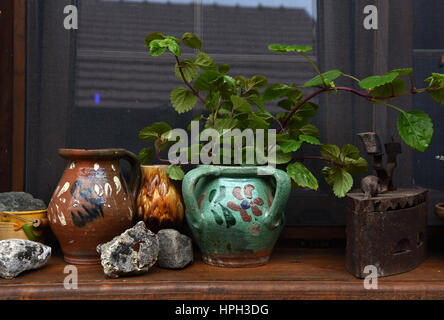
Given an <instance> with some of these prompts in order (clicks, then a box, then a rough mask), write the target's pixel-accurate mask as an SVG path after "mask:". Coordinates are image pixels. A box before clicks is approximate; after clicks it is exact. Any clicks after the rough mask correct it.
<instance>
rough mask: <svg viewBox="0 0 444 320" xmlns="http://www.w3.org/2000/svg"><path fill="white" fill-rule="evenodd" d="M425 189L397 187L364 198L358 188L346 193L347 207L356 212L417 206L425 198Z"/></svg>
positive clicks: (426, 193) (383, 210)
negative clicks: (393, 189)
mask: <svg viewBox="0 0 444 320" xmlns="http://www.w3.org/2000/svg"><path fill="white" fill-rule="evenodd" d="M427 197H428V190H426V189H419V188H418V189H397V190H395V191H390V192H388V193H383V194H379V195H378V196H376V197H373V198H371V199H366V198H365V195H364V193H362V192H361V191H360V190H356V191H352V192H350V193H348V194H347V199H346V203H347V208H348V210H350V209H351V210H353V211H356V212H362V213H364V212H385V211H390V210H397V209H406V208H411V207H414V206H417V205H419V204H421V203H423V202H425V201H426V200H427Z"/></svg>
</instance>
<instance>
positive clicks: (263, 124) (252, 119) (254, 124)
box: [247, 113, 270, 130]
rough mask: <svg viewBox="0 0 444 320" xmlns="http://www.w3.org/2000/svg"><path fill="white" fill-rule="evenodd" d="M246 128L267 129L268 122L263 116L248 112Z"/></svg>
mask: <svg viewBox="0 0 444 320" xmlns="http://www.w3.org/2000/svg"><path fill="white" fill-rule="evenodd" d="M247 126H248V128H250V129H253V130H256V129H268V128H269V127H270V124H269V123H268V122H267V121H265V120H264V119H263V118H261V117H260V116H258V115H257V114H255V113H250V114H249V115H248V124H247Z"/></svg>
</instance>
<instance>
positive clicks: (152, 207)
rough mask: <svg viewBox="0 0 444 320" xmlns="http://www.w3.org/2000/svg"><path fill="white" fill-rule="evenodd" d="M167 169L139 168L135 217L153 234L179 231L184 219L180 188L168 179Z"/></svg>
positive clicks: (157, 167) (163, 167)
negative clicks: (139, 177) (140, 172)
mask: <svg viewBox="0 0 444 320" xmlns="http://www.w3.org/2000/svg"><path fill="white" fill-rule="evenodd" d="M167 167H168V166H166V165H152V166H141V168H142V178H141V180H142V181H141V185H140V191H139V194H138V197H137V200H136V208H137V216H138V219H139V220H143V221H145V223H146V226H147V227H148V229H150V230H151V231H152V232H155V233H157V232H158V231H159V230H160V229H168V228H173V229H178V230H181V228H182V223H183V218H184V211H185V209H184V208H185V206H184V205H183V200H182V195H181V193H180V189H181V188H180V186H178V185H176V183H175V182H174V181H172V180H171V179H170V178H169V177H168V174H167V172H166V169H167Z"/></svg>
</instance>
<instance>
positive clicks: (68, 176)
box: [48, 149, 140, 264]
mask: <svg viewBox="0 0 444 320" xmlns="http://www.w3.org/2000/svg"><path fill="white" fill-rule="evenodd" d="M59 154H60V156H62V157H63V158H65V159H66V160H67V164H66V167H65V171H64V172H63V175H62V178H61V179H60V181H59V184H58V185H57V188H56V190H55V191H54V193H53V195H52V198H51V202H50V204H49V207H48V218H49V221H50V226H51V229H52V231H53V232H54V234H55V236H56V237H57V239H58V241H59V243H60V245H61V247H62V251H63V254H64V258H65V261H66V262H68V263H71V264H98V263H99V262H100V259H99V255H98V253H97V251H96V247H97V245H98V244H100V243H104V242H108V241H110V240H111V239H112V238H113V237H115V236H117V235H120V234H121V233H122V232H124V231H125V230H126V229H128V228H130V227H131V226H133V224H134V222H135V206H134V204H135V203H134V199H135V195H136V194H137V189H138V186H139V183H140V182H139V181H140V165H139V162H138V160H137V157H136V156H135V155H134V154H133V153H131V152H129V151H127V150H124V149H102V150H77V149H60V150H59ZM120 159H125V160H127V161H129V162H130V164H131V167H132V169H131V179H130V183H129V190H128V187H127V184H126V182H125V179H124V178H123V175H122V173H121V171H120V166H119V160H120Z"/></svg>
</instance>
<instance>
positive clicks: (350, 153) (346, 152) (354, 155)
mask: <svg viewBox="0 0 444 320" xmlns="http://www.w3.org/2000/svg"><path fill="white" fill-rule="evenodd" d="M342 155H343V156H344V157H345V158H350V159H353V160H358V159H359V157H360V156H361V154H360V152H359V149H358V148H356V147H355V146H354V145H352V144H346V145H344V146H343V147H342Z"/></svg>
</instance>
